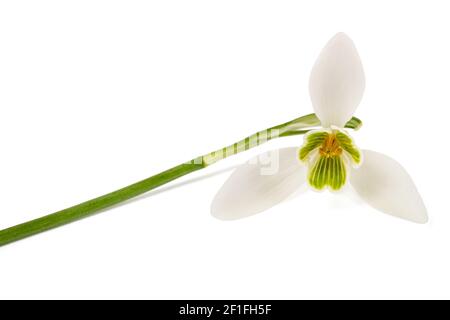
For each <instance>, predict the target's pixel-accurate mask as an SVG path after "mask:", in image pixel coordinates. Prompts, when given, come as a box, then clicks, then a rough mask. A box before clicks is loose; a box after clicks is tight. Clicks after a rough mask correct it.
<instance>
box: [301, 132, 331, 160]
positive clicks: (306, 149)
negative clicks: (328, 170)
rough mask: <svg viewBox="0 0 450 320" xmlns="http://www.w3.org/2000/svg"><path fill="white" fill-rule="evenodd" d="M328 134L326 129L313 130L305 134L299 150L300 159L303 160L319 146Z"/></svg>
mask: <svg viewBox="0 0 450 320" xmlns="http://www.w3.org/2000/svg"><path fill="white" fill-rule="evenodd" d="M328 134H329V133H328V132H326V131H313V132H311V133H309V134H308V135H306V136H305V143H304V144H303V146H302V147H301V149H300V151H299V158H300V160H302V161H303V160H305V159H306V158H307V157H308V155H309V154H310V153H311V152H312V151H314V150H315V149H317V148H319V147H320V146H321V145H322V144H323V142H324V141H325V139H326V138H327V137H328Z"/></svg>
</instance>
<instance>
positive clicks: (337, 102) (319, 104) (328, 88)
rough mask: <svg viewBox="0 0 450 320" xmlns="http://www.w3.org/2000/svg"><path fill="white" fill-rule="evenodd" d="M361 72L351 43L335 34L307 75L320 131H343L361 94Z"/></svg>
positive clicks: (363, 79) (362, 85) (362, 90)
mask: <svg viewBox="0 0 450 320" xmlns="http://www.w3.org/2000/svg"><path fill="white" fill-rule="evenodd" d="M364 86H365V78H364V71H363V67H362V64H361V59H360V58H359V55H358V52H357V50H356V48H355V45H354V44H353V41H352V40H351V39H350V38H349V37H348V36H347V35H346V34H345V33H338V34H336V35H335V36H334V37H333V38H332V39H331V40H330V41H329V42H328V43H327V45H326V46H325V47H324V48H323V49H322V51H321V53H320V55H319V57H318V58H317V61H316V63H315V65H314V67H313V69H312V71H311V76H310V79H309V93H310V95H311V101H312V104H313V107H314V112H315V113H316V115H317V117H318V118H319V119H320V121H321V122H322V126H323V127H330V126H331V125H336V126H338V127H344V125H345V123H346V122H347V121H348V120H350V119H351V117H352V115H353V113H354V112H355V110H356V107H357V106H358V104H359V103H360V101H361V98H362V95H363V93H364Z"/></svg>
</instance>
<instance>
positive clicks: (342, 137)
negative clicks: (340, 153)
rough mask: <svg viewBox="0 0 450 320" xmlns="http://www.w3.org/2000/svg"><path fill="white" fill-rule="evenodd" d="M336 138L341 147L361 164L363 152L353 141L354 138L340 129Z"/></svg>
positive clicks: (354, 160)
mask: <svg viewBox="0 0 450 320" xmlns="http://www.w3.org/2000/svg"><path fill="white" fill-rule="evenodd" d="M336 139H337V140H338V142H339V145H340V146H341V148H342V149H343V150H344V151H346V152H347V153H348V154H349V156H350V157H351V159H352V160H353V162H355V163H356V164H360V163H361V152H360V151H359V149H358V148H357V147H356V146H355V144H354V143H353V140H352V138H350V137H349V136H348V135H346V134H345V133H343V132H341V131H338V132H337V133H336Z"/></svg>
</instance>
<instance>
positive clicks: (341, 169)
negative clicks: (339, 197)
mask: <svg viewBox="0 0 450 320" xmlns="http://www.w3.org/2000/svg"><path fill="white" fill-rule="evenodd" d="M346 179H347V172H346V168H345V164H344V161H343V159H342V157H340V156H333V157H327V156H320V157H319V158H318V159H317V161H316V163H315V164H314V165H313V166H312V167H311V169H310V172H309V174H308V182H309V184H310V185H311V186H312V187H313V188H314V189H317V190H322V189H323V188H325V187H326V186H329V187H330V188H331V189H332V190H339V189H341V188H342V186H344V184H345V181H346Z"/></svg>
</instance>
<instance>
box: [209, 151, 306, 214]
mask: <svg viewBox="0 0 450 320" xmlns="http://www.w3.org/2000/svg"><path fill="white" fill-rule="evenodd" d="M255 160H259V161H255ZM305 175H306V169H305V167H304V166H303V165H302V164H301V163H300V161H299V160H298V148H284V149H279V150H273V151H270V152H267V153H264V154H261V155H259V156H257V157H256V158H254V159H252V160H250V161H249V162H248V163H246V164H244V165H242V166H240V167H239V168H237V169H236V170H235V171H234V172H233V173H232V174H231V176H230V177H229V178H228V180H227V181H226V182H225V184H224V185H223V186H222V188H221V189H220V190H219V192H218V193H217V195H216V197H215V198H214V200H213V203H212V205H211V213H212V215H213V216H215V217H216V218H219V219H222V220H234V219H240V218H244V217H247V216H250V215H253V214H256V213H259V212H261V211H264V210H266V209H269V208H270V207H272V206H274V205H276V204H278V203H280V202H281V201H283V200H284V199H286V198H287V197H288V196H289V195H291V194H292V193H293V192H294V191H296V190H297V189H298V188H299V187H300V186H301V185H302V184H303V183H305V181H306V178H305Z"/></svg>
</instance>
